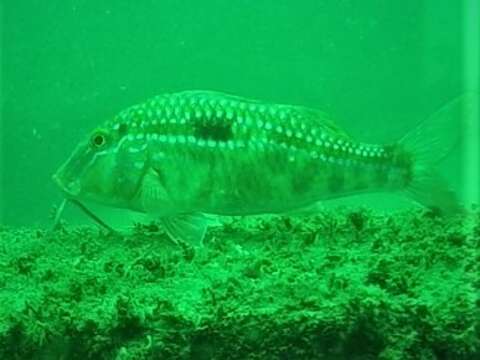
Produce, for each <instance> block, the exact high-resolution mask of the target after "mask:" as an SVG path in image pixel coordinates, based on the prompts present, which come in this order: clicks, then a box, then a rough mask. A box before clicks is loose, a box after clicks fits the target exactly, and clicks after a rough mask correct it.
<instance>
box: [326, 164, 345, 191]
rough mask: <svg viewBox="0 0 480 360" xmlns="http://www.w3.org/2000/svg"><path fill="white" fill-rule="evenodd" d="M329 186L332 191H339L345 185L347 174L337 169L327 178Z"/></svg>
mask: <svg viewBox="0 0 480 360" xmlns="http://www.w3.org/2000/svg"><path fill="white" fill-rule="evenodd" d="M327 187H328V190H329V191H330V192H331V193H338V192H340V191H342V190H343V188H344V187H345V175H344V173H343V171H342V170H340V169H335V170H334V172H333V173H332V174H331V175H330V176H329V177H328V178H327Z"/></svg>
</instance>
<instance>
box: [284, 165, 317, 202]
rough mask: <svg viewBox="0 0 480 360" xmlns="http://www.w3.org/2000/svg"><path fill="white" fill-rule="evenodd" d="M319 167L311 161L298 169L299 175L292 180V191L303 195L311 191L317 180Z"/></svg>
mask: <svg viewBox="0 0 480 360" xmlns="http://www.w3.org/2000/svg"><path fill="white" fill-rule="evenodd" d="M318 171H319V170H318V167H317V166H314V165H313V164H311V163H309V164H306V165H305V166H303V167H302V168H300V169H299V170H298V171H296V172H295V173H296V174H301V175H299V176H294V177H293V178H292V180H291V187H292V191H293V192H294V193H295V194H297V195H303V194H307V193H309V192H311V191H312V190H313V189H312V186H313V184H314V183H315V181H316V178H317V176H316V175H317V173H318Z"/></svg>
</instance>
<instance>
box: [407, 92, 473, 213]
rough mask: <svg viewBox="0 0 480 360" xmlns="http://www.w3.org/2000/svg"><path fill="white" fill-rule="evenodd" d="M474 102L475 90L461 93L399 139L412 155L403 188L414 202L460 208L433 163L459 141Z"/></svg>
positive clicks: (453, 210) (453, 209)
mask: <svg viewBox="0 0 480 360" xmlns="http://www.w3.org/2000/svg"><path fill="white" fill-rule="evenodd" d="M477 102H478V94H476V93H468V94H465V95H462V96H460V97H458V98H456V99H455V100H453V101H451V102H450V103H448V104H446V105H445V106H444V107H442V108H441V109H440V110H438V111H437V112H436V113H434V114H433V115H432V116H430V117H429V118H428V119H426V120H425V121H424V122H423V123H421V124H420V125H419V126H417V127H416V128H415V129H413V130H412V131H411V132H409V133H408V134H407V135H405V136H404V137H403V138H402V139H401V140H400V141H399V145H400V146H401V147H403V149H405V150H406V151H407V152H409V153H410V154H412V156H413V174H412V181H411V182H410V184H409V186H408V187H407V189H406V191H407V193H408V194H409V196H410V197H411V198H412V199H414V200H415V201H417V202H418V203H420V204H422V205H424V206H427V207H430V208H439V209H440V210H442V211H443V212H445V213H456V212H458V211H460V210H461V207H460V204H459V201H458V198H457V196H456V194H455V193H454V192H453V190H452V189H450V188H449V187H448V185H447V183H446V182H445V180H444V179H443V178H442V177H441V176H440V174H439V173H438V172H437V170H436V167H437V165H438V163H439V162H440V161H441V160H443V159H444V158H445V157H446V156H447V155H448V154H449V153H450V152H451V151H452V150H453V149H454V148H455V146H456V145H458V144H459V142H460V138H461V135H462V127H463V125H464V123H465V119H466V118H467V117H468V114H470V113H471V112H472V111H473V106H474V105H475V104H476V103H477Z"/></svg>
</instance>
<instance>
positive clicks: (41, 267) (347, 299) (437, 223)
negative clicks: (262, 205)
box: [0, 208, 480, 359]
mask: <svg viewBox="0 0 480 360" xmlns="http://www.w3.org/2000/svg"><path fill="white" fill-rule="evenodd" d="M479 219H480V215H479V213H478V211H473V212H472V213H471V214H469V215H468V216H463V217H457V218H450V219H446V218H444V217H442V216H441V215H440V214H437V213H435V212H431V211H421V210H418V211H403V212H397V213H390V214H383V213H378V212H374V211H372V210H367V209H357V210H351V209H347V208H345V209H340V210H338V209H336V210H335V211H333V210H325V211H322V212H321V213H319V214H318V215H316V216H312V217H301V218H300V217H281V216H277V217H275V216H271V217H266V216H262V217H253V218H252V217H250V218H226V219H223V220H222V225H221V226H218V227H216V228H212V229H210V230H209V232H208V235H207V238H206V242H205V246H204V247H203V248H200V249H192V248H190V247H188V246H182V247H178V246H175V245H173V244H171V243H170V242H169V240H168V238H167V236H166V235H165V234H164V233H163V231H162V229H161V228H160V227H159V226H157V225H156V224H153V223H152V224H135V226H133V228H132V229H131V230H130V231H129V232H127V233H125V234H122V235H118V234H117V235H109V234H106V233H104V232H102V231H101V230H99V229H97V228H95V227H88V226H81V227H78V226H69V225H66V224H63V225H62V226H61V227H60V228H59V229H57V230H55V231H47V230H44V229H19V228H15V229H14V228H9V227H0V237H1V241H0V290H1V291H0V358H1V359H474V358H479V355H480V352H479V349H480V340H479V334H480V326H479V315H480V314H479V305H480V301H479V298H478V291H479V288H480V282H479V279H478V264H479V263H480V262H479V260H480V256H479V252H478V247H479V238H480V225H479V223H480V221H479Z"/></svg>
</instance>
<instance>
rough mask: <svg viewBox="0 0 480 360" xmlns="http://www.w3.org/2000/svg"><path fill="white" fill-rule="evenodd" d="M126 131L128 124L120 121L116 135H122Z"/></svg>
mask: <svg viewBox="0 0 480 360" xmlns="http://www.w3.org/2000/svg"><path fill="white" fill-rule="evenodd" d="M127 131H128V125H127V124H125V123H121V124H120V126H119V127H118V135H120V137H122V136H124V135H126V134H127Z"/></svg>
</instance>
